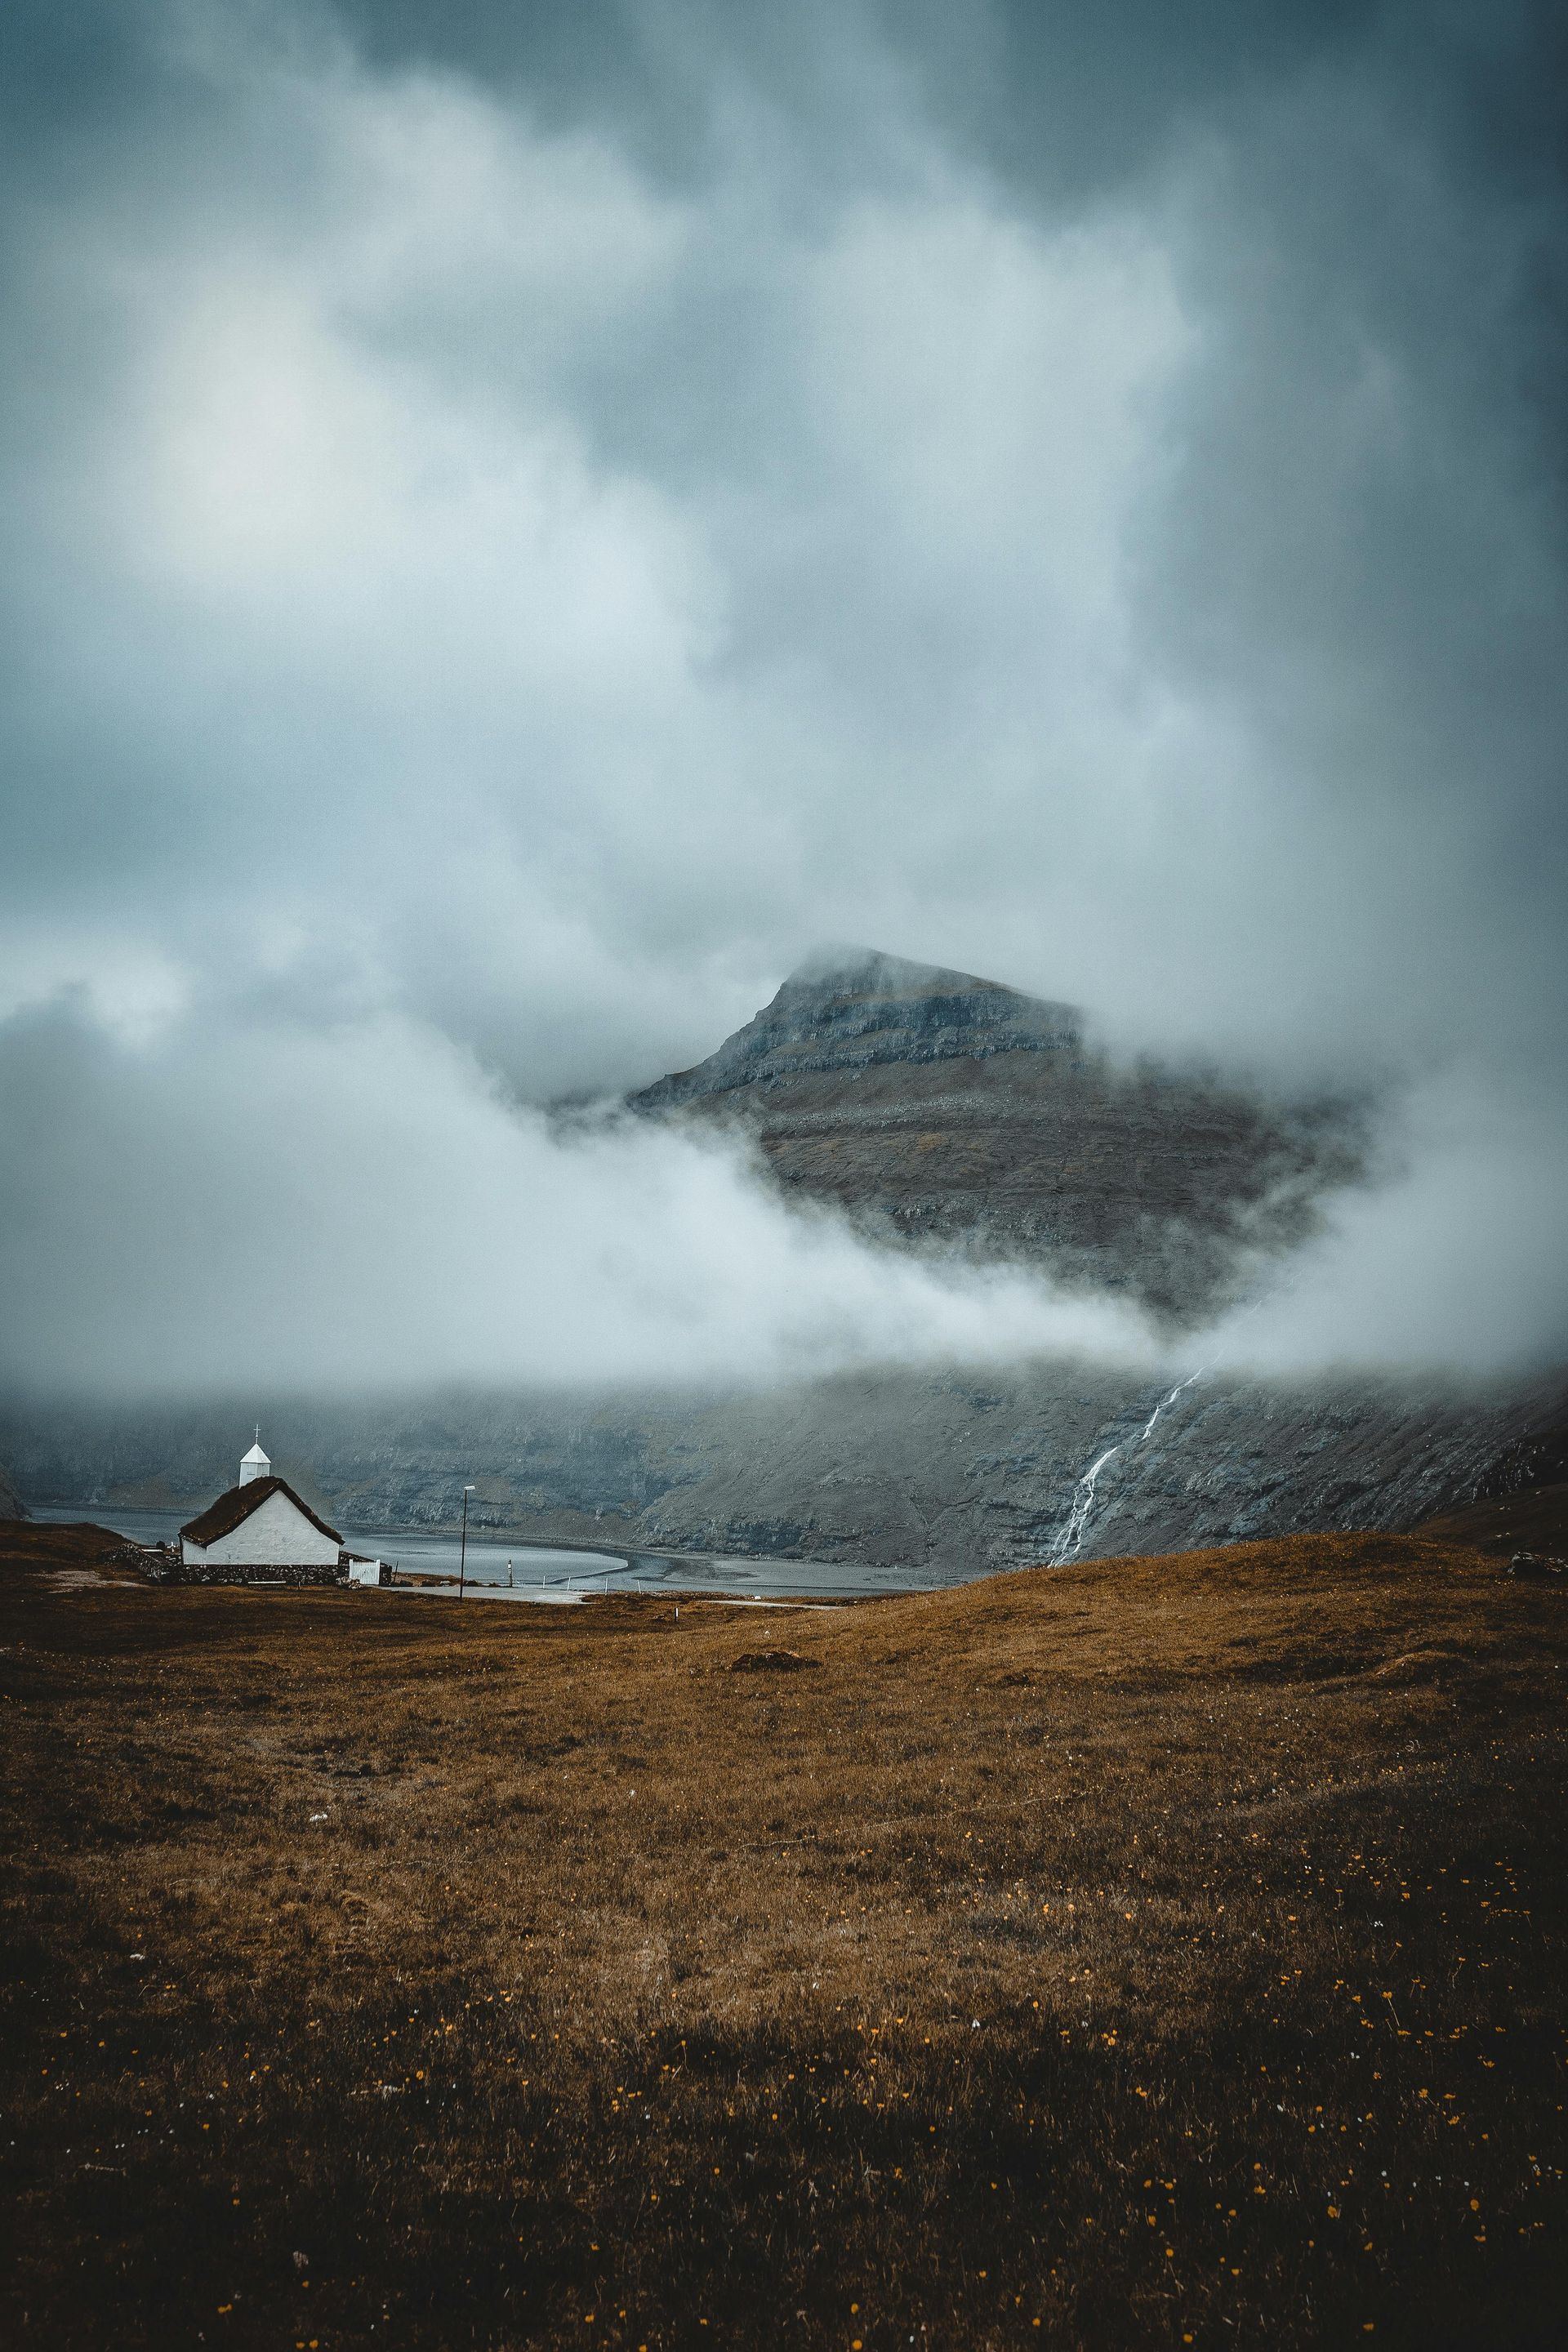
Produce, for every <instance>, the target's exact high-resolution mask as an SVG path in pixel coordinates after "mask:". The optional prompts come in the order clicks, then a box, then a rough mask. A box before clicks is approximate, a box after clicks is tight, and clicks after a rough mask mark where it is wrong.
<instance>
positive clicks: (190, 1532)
mask: <svg viewBox="0 0 1568 2352" xmlns="http://www.w3.org/2000/svg"><path fill="white" fill-rule="evenodd" d="M268 1495H287V1496H288V1497H289V1501H290V1502H291V1503H292V1504H293V1506H294V1508H295V1509H296V1510H297V1511H303V1512H304V1514H305V1517H307V1518H308V1519H309V1520H310V1525H311V1526H312V1527H313V1528H320V1529H321V1533H322V1534H323V1535H324V1536H330V1537H331V1539H332V1541H333V1542H334V1543H335V1544H341V1543H342V1536H341V1535H339V1533H338V1531H337V1529H336V1528H330V1527H329V1526H328V1525H327V1523H326V1521H325V1519H321V1518H318V1517H317V1516H316V1514H315V1512H314V1511H313V1510H312V1509H311V1508H310V1505H309V1503H307V1502H304V1501H302V1500H301V1499H300V1496H298V1495H297V1494H296V1493H295V1492H294V1489H293V1487H292V1486H290V1485H289V1481H288V1479H287V1478H252V1479H251V1480H249V1482H248V1483H247V1485H246V1486H231V1487H230V1488H229V1490H228V1492H227V1494H226V1495H220V1496H218V1498H217V1501H216V1503H209V1504H208V1506H207V1507H206V1509H205V1511H204V1512H203V1513H202V1515H201V1517H200V1518H197V1519H193V1520H192V1521H191V1522H190V1524H189V1526H188V1527H184V1528H181V1529H180V1534H181V1536H182V1538H184V1537H185V1536H188V1537H189V1538H190V1539H191V1541H192V1542H193V1543H194V1544H200V1545H201V1546H202V1547H203V1549H205V1547H206V1546H207V1545H208V1544H215V1543H216V1542H217V1540H218V1538H219V1537H220V1536H231V1535H232V1534H233V1533H234V1531H235V1529H236V1528H237V1527H240V1526H243V1524H244V1522H245V1521H246V1520H247V1518H248V1517H250V1514H251V1513H252V1511H254V1510H255V1509H256V1508H257V1507H258V1504H261V1503H264V1502H265V1501H266V1500H267V1497H268Z"/></svg>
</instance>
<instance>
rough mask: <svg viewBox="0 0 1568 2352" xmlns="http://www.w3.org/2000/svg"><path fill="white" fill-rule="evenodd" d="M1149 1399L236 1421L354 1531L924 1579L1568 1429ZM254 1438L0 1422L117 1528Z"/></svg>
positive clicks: (1031, 1382) (1452, 1490)
mask: <svg viewBox="0 0 1568 2352" xmlns="http://www.w3.org/2000/svg"><path fill="white" fill-rule="evenodd" d="M1161 1392H1162V1391H1161V1388H1160V1385H1159V1383H1157V1382H1153V1381H1150V1380H1149V1379H1148V1378H1147V1377H1146V1376H1136V1375H1133V1374H1131V1373H1129V1372H1127V1371H1125V1370H1114V1369H1111V1368H1108V1367H1106V1366H1102V1365H1099V1366H1097V1365H1089V1364H1073V1363H1068V1362H1055V1363H1038V1364H1035V1365H1030V1366H1020V1367H1016V1368H1015V1369H1013V1370H1004V1369H1002V1368H999V1367H990V1368H988V1369H986V1370H984V1372H977V1371H974V1370H971V1371H969V1372H963V1371H959V1370H952V1371H946V1372H930V1371H927V1372H883V1373H877V1374H870V1373H857V1374H849V1373H845V1374H841V1375H839V1376H837V1378H834V1379H831V1380H824V1381H803V1382H801V1383H799V1384H798V1385H795V1386H792V1387H788V1388H783V1389H769V1390H765V1391H754V1392H752V1393H749V1394H744V1395H738V1396H737V1395H729V1396H721V1395H715V1394H712V1393H709V1394H705V1395H703V1394H693V1393H690V1392H688V1393H685V1394H679V1393H675V1394H672V1393H669V1392H665V1393H662V1394H660V1393H650V1392H647V1391H645V1392H643V1393H641V1394H635V1395H634V1394H622V1395H620V1396H618V1397H605V1396H601V1397H598V1398H590V1397H585V1396H581V1395H579V1396H575V1397H568V1396H560V1395H557V1396H551V1395H547V1394H539V1393H535V1394H533V1395H531V1396H521V1395H518V1394H516V1393H515V1392H514V1393H511V1394H502V1393H498V1392H489V1393H479V1392H477V1391H472V1390H470V1391H466V1392H463V1393H451V1392H448V1393H447V1394H445V1395H430V1396H426V1397H424V1398H422V1399H418V1400H415V1399H404V1400H401V1401H395V1400H391V1399H384V1400H382V1401H380V1402H370V1401H362V1402H358V1403H354V1402H349V1401H347V1400H343V1401H341V1402H336V1403H326V1402H319V1401H318V1402H307V1401H304V1400H296V1401H294V1402H288V1401H286V1400H283V1399H275V1400H272V1401H270V1402H268V1401H266V1400H258V1403H257V1409H258V1411H260V1412H261V1414H262V1419H263V1423H264V1427H265V1430H266V1433H267V1439H268V1446H269V1447H270V1449H271V1451H272V1454H273V1458H274V1460H275V1461H277V1462H279V1464H281V1465H284V1467H285V1468H286V1470H287V1473H288V1475H289V1479H290V1481H291V1482H292V1483H293V1484H295V1485H297V1486H299V1487H300V1491H301V1492H303V1493H305V1494H307V1495H308V1496H310V1498H311V1499H312V1500H313V1501H315V1502H317V1503H318V1504H319V1505H320V1506H321V1508H322V1509H323V1510H325V1511H326V1512H328V1513H329V1514H330V1515H331V1516H332V1517H333V1518H334V1520H335V1522H336V1523H337V1524H339V1525H341V1526H343V1527H347V1528H355V1529H358V1530H361V1531H369V1530H372V1529H377V1528H384V1529H395V1528H410V1529H417V1528H452V1527H455V1526H456V1524H457V1521H458V1513H459V1509H460V1506H461V1501H462V1492H463V1488H464V1486H465V1485H466V1484H468V1482H469V1481H473V1482H474V1485H475V1490H476V1491H475V1494H474V1497H473V1502H472V1506H471V1508H470V1513H469V1521H468V1524H469V1527H470V1529H477V1530H479V1532H480V1533H482V1534H485V1535H490V1536H500V1535H505V1536H515V1537H517V1538H531V1539H533V1540H536V1541H550V1540H559V1539H562V1538H568V1539H576V1540H579V1541H583V1540H585V1541H588V1542H597V1543H603V1544H607V1545H610V1546H613V1547H618V1546H625V1547H626V1549H629V1550H635V1549H637V1548H639V1547H647V1549H670V1550H678V1551H684V1552H692V1553H704V1552H714V1553H723V1554H729V1555H731V1556H735V1555H764V1556H768V1555H771V1556H774V1557H779V1556H783V1557H790V1556H805V1557H808V1558H811V1559H822V1560H828V1561H832V1562H835V1563H846V1564H847V1563H852V1562H858V1563H863V1564H865V1565H867V1566H869V1567H875V1568H879V1569H885V1570H896V1569H900V1568H903V1569H907V1570H910V1573H911V1575H912V1577H913V1578H914V1579H915V1580H917V1581H927V1580H930V1581H963V1580H967V1579H968V1578H970V1577H973V1576H983V1575H985V1574H988V1573H991V1572H993V1571H994V1570H1005V1569H1012V1568H1019V1567H1023V1566H1026V1565H1027V1564H1028V1563H1029V1562H1031V1561H1037V1560H1041V1559H1052V1558H1058V1557H1061V1556H1062V1555H1063V1554H1064V1553H1067V1554H1068V1555H1069V1556H1070V1557H1073V1558H1077V1559H1093V1558H1096V1557H1106V1556H1108V1555H1110V1554H1115V1553H1121V1552H1125V1551H1127V1550H1128V1549H1130V1548H1131V1547H1133V1546H1134V1545H1135V1546H1137V1547H1138V1548H1139V1549H1142V1550H1144V1551H1148V1552H1157V1551H1184V1550H1190V1549H1194V1548H1197V1547H1202V1546H1204V1545H1205V1544H1212V1543H1217V1542H1225V1541H1226V1540H1231V1539H1236V1538H1248V1537H1256V1536H1258V1535H1269V1536H1274V1535H1289V1534H1295V1533H1299V1532H1302V1531H1305V1530H1309V1529H1327V1528H1340V1529H1348V1528H1396V1529H1403V1528H1413V1527H1415V1526H1417V1525H1418V1524H1420V1523H1421V1522H1422V1521H1424V1520H1426V1518H1428V1517H1430V1516H1431V1515H1432V1514H1433V1513H1434V1512H1436V1511H1439V1510H1442V1509H1445V1508H1452V1507H1455V1506H1458V1505H1461V1504H1465V1503H1468V1502H1469V1501H1471V1500H1472V1499H1473V1498H1474V1497H1476V1496H1485V1495H1492V1494H1500V1493H1504V1492H1511V1491H1513V1490H1514V1489H1515V1488H1516V1487H1519V1486H1528V1485H1531V1484H1532V1483H1534V1479H1535V1476H1536V1475H1537V1471H1538V1468H1539V1466H1540V1465H1545V1466H1546V1467H1547V1468H1550V1467H1551V1465H1552V1464H1553V1463H1554V1462H1555V1461H1556V1459H1557V1456H1558V1454H1559V1453H1560V1451H1561V1445H1562V1442H1563V1433H1564V1431H1568V1381H1565V1379H1564V1377H1563V1375H1562V1374H1561V1373H1559V1374H1555V1375H1552V1376H1545V1377H1542V1378H1538V1379H1536V1380H1533V1381H1493V1382H1489V1383H1487V1384H1485V1385H1471V1386H1468V1387H1459V1386H1458V1385H1456V1384H1455V1383H1454V1382H1452V1381H1441V1380H1437V1379H1436V1378H1431V1377H1428V1378H1426V1379H1422V1380H1417V1379H1415V1378H1414V1377H1403V1378H1399V1377H1393V1376H1390V1377H1386V1378H1384V1379H1381V1380H1375V1381H1374V1380H1371V1379H1362V1380H1359V1381H1353V1382H1352V1381H1345V1380H1340V1381H1327V1380H1318V1381H1291V1382H1283V1381H1261V1380H1257V1379H1246V1378H1240V1377H1236V1376H1225V1375H1215V1376H1213V1377H1208V1378H1203V1379H1200V1380H1198V1381H1194V1382H1193V1383H1192V1384H1190V1385H1189V1386H1187V1387H1186V1388H1185V1389H1184V1391H1183V1392H1182V1394H1180V1395H1179V1396H1178V1397H1177V1398H1176V1399H1175V1401H1174V1402H1173V1404H1172V1405H1171V1406H1170V1409H1169V1410H1168V1411H1167V1412H1163V1413H1162V1414H1161V1415H1160V1417H1159V1418H1158V1420H1157V1421H1156V1422H1155V1423H1154V1424H1153V1426H1152V1428H1151V1426H1150V1423H1151V1418H1152V1413H1153V1409H1154V1406H1155V1405H1156V1404H1157V1403H1158V1402H1159V1401H1160V1396H1161ZM249 1426H250V1424H249V1423H248V1422H242V1420H241V1419H240V1417H239V1415H238V1413H237V1411H236V1409H235V1407H234V1406H233V1405H231V1404H226V1403H223V1402H209V1403H206V1404H205V1405H202V1406H199V1407H197V1406H191V1407H187V1408H181V1409H171V1408H169V1407H168V1406H166V1405H165V1406H145V1405H119V1406H116V1405H87V1404H77V1405H74V1406H68V1405H64V1404H57V1405H56V1406H54V1407H52V1408H51V1407H47V1406H42V1405H39V1404H36V1403H35V1404H32V1405H25V1404H20V1403H16V1402H13V1403H9V1404H5V1403H0V1446H3V1447H4V1449H5V1452H6V1454H7V1455H8V1457H9V1458H10V1460H11V1461H12V1462H13V1464H14V1465H15V1468H16V1478H17V1483H18V1485H19V1486H21V1487H22V1490H23V1492H24V1494H26V1496H28V1498H29V1499H30V1500H32V1501H34V1502H36V1503H45V1502H58V1503H64V1502H69V1503H71V1504H73V1505H75V1506H77V1507H79V1510H80V1512H81V1514H82V1516H84V1517H100V1518H104V1519H107V1520H108V1521H109V1522H110V1524H112V1523H113V1521H114V1517H115V1512H116V1510H117V1509H126V1508H163V1509H168V1508H172V1507H175V1506H182V1507H183V1506H184V1505H187V1504H188V1505H189V1506H190V1507H192V1508H195V1507H197V1506H198V1505H200V1504H202V1503H205V1502H207V1501H210V1499H211V1497H212V1496H213V1494H214V1493H215V1492H216V1490H217V1489H218V1488H219V1487H220V1486H224V1485H226V1483H227V1481H228V1479H229V1478H230V1477H231V1476H232V1475H233V1472H232V1463H233V1460H234V1458H235V1453H236V1449H237V1445H238V1444H239V1443H240V1440H241V1439H242V1438H243V1437H245V1436H246V1435H247V1434H248V1430H249ZM1107 1455H1109V1457H1110V1458H1109V1459H1104V1458H1103V1457H1106V1456H1107ZM1095 1463H1101V1464H1102V1466H1101V1468H1100V1475H1099V1476H1098V1478H1097V1479H1096V1481H1095V1486H1094V1492H1093V1495H1092V1498H1091V1500H1090V1504H1089V1507H1088V1508H1087V1509H1086V1510H1085V1511H1084V1512H1083V1513H1082V1514H1081V1516H1080V1517H1079V1520H1078V1522H1077V1525H1076V1531H1075V1528H1074V1506H1075V1502H1076V1501H1077V1500H1078V1499H1079V1494H1080V1486H1081V1481H1082V1479H1083V1476H1084V1474H1085V1472H1086V1471H1087V1470H1088V1468H1089V1465H1092V1464H1095Z"/></svg>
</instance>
